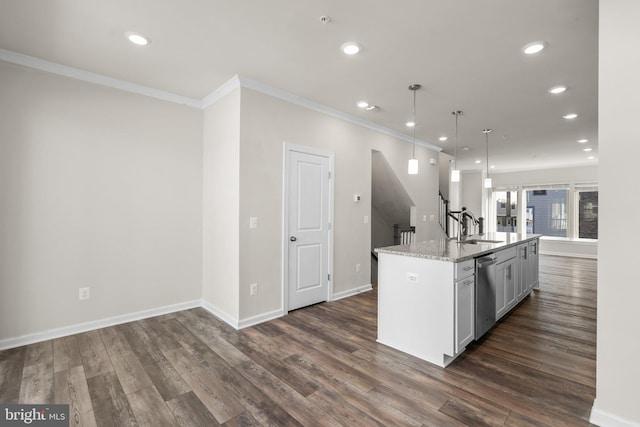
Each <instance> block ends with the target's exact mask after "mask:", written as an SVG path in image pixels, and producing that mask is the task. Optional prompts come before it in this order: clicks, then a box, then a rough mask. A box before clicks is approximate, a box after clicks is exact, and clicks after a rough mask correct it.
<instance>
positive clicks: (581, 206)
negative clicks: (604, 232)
mask: <svg viewBox="0 0 640 427" xmlns="http://www.w3.org/2000/svg"><path fill="white" fill-rule="evenodd" d="M576 201H577V203H576V205H577V206H578V238H579V239H597V238H598V189H597V188H595V187H579V186H576Z"/></svg>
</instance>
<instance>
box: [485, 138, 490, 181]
mask: <svg viewBox="0 0 640 427" xmlns="http://www.w3.org/2000/svg"><path fill="white" fill-rule="evenodd" d="M484 137H485V139H486V141H487V178H489V132H486V133H485V134H484Z"/></svg>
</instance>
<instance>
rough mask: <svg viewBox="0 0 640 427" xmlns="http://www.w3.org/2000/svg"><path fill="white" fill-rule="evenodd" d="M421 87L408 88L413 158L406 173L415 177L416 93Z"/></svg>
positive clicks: (416, 167) (414, 85)
mask: <svg viewBox="0 0 640 427" xmlns="http://www.w3.org/2000/svg"><path fill="white" fill-rule="evenodd" d="M421 87H422V85H419V84H413V85H411V86H409V90H410V91H411V92H413V121H412V122H411V123H413V126H411V129H413V157H412V158H411V160H409V167H408V172H409V175H416V174H417V173H418V159H416V91H417V90H419V89H420V88H421Z"/></svg>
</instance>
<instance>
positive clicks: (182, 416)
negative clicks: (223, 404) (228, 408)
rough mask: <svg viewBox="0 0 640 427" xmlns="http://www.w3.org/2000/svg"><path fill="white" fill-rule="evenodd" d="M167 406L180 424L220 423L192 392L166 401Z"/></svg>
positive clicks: (190, 425) (202, 424)
mask: <svg viewBox="0 0 640 427" xmlns="http://www.w3.org/2000/svg"><path fill="white" fill-rule="evenodd" d="M167 406H168V407H169V409H170V410H171V412H172V413H173V416H174V418H175V419H176V422H177V424H178V425H180V426H184V427H193V426H219V425H220V423H219V422H218V420H216V418H215V417H214V416H213V414H211V412H209V410H208V409H207V407H206V406H204V404H203V403H202V402H201V401H200V400H199V399H198V397H197V396H196V395H195V394H194V393H193V392H192V391H190V392H188V393H185V394H183V395H181V396H178V397H176V398H174V399H171V400H169V401H167Z"/></svg>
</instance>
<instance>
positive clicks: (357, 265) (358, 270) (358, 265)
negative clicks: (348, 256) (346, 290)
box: [356, 264, 360, 273]
mask: <svg viewBox="0 0 640 427" xmlns="http://www.w3.org/2000/svg"><path fill="white" fill-rule="evenodd" d="M356 273H360V264H356Z"/></svg>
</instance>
